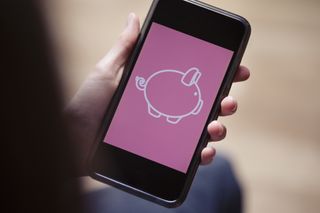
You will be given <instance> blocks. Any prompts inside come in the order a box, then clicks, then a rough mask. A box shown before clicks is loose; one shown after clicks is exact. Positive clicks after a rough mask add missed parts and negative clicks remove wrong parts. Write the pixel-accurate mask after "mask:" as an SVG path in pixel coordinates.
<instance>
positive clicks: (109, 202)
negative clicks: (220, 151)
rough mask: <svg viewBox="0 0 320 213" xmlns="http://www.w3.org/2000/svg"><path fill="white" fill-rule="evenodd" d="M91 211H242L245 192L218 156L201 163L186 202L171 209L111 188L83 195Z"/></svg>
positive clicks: (233, 212)
mask: <svg viewBox="0 0 320 213" xmlns="http://www.w3.org/2000/svg"><path fill="white" fill-rule="evenodd" d="M84 199H85V202H86V204H87V208H88V210H89V212H92V213H102V212H103V213H106V212H107V213H117V212H122V213H123V212H124V213H125V212H139V213H143V212H152V213H158V212H161V213H167V212H168V213H173V212H175V213H180V212H181V213H182V212H183V213H189V212H201V213H206V212H210V213H213V212H214V213H229V212H230V213H240V212H242V192H241V188H240V185H239V183H238V181H237V179H236V176H235V174H234V172H233V169H232V167H231V164H230V162H229V161H228V160H227V159H225V158H224V157H222V156H219V155H218V156H216V158H215V161H214V163H212V164H211V165H209V166H201V167H199V170H198V172H197V174H196V177H195V179H194V182H193V184H192V186H191V189H190V192H189V194H188V196H187V198H186V200H185V202H184V203H183V204H182V205H181V206H179V207H177V208H173V209H168V208H165V207H162V206H159V205H157V204H154V203H151V202H149V201H145V200H143V199H141V198H138V197H135V196H133V195H130V194H128V193H126V192H122V191H120V190H118V189H115V188H112V187H108V188H106V189H102V190H99V191H95V192H91V193H88V194H86V195H84Z"/></svg>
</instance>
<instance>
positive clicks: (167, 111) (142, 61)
mask: <svg viewBox="0 0 320 213" xmlns="http://www.w3.org/2000/svg"><path fill="white" fill-rule="evenodd" d="M232 55H233V52H232V51H230V50H228V49H225V48H222V47H219V46H216V45H214V44H212V43H209V42H206V41H203V40H200V39H198V38H195V37H192V36H190V35H187V34H184V33H181V32H178V31H176V30H173V29H171V28H168V27H165V26H163V25H160V24H157V23H153V24H152V25H151V28H150V31H149V33H148V36H147V38H146V41H145V43H144V45H143V47H142V50H141V53H140V55H139V57H138V59H137V62H136V64H135V66H134V69H133V71H132V74H131V77H130V79H129V81H128V84H127V86H126V88H125V91H124V93H123V96H122V98H121V101H120V103H119V106H118V108H117V110H116V113H115V115H114V117H113V120H112V122H111V124H110V127H109V130H108V132H107V134H106V136H105V138H104V142H105V143H108V144H111V145H113V146H116V147H118V148H121V149H124V150H126V151H129V152H131V153H134V154H136V155H139V156H142V157H144V158H147V159H149V160H152V161H155V162H157V163H160V164H162V165H165V166H168V167H170V168H173V169H175V170H178V171H180V172H183V173H186V171H187V169H188V166H189V164H190V161H191V158H192V156H193V153H194V151H195V148H196V146H197V143H198V141H199V139H200V136H201V133H202V130H203V128H204V127H205V126H204V125H205V122H206V120H207V118H208V115H209V113H210V110H211V108H212V105H213V102H214V100H215V98H216V95H217V92H218V90H219V87H220V84H221V82H222V80H223V77H224V75H225V72H226V70H227V67H228V64H229V62H230V60H231V57H232Z"/></svg>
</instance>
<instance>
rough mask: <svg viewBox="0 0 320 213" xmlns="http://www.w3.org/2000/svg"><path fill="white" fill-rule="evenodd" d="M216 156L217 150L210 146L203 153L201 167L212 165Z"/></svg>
mask: <svg viewBox="0 0 320 213" xmlns="http://www.w3.org/2000/svg"><path fill="white" fill-rule="evenodd" d="M215 155H216V150H215V148H213V147H212V146H210V145H208V146H207V147H206V148H204V149H203V150H202V152H201V165H207V164H209V163H211V162H212V160H213V158H214V156H215Z"/></svg>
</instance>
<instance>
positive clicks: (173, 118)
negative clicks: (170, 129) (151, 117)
mask: <svg viewBox="0 0 320 213" xmlns="http://www.w3.org/2000/svg"><path fill="white" fill-rule="evenodd" d="M181 119H182V117H167V122H169V123H171V124H177V123H178V122H179V121H180V120H181Z"/></svg>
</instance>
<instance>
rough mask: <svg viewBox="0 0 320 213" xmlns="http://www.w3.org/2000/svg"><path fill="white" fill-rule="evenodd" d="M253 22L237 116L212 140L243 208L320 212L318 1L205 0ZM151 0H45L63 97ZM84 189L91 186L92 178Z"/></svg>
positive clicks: (235, 93)
mask: <svg viewBox="0 0 320 213" xmlns="http://www.w3.org/2000/svg"><path fill="white" fill-rule="evenodd" d="M206 2H207V3H210V4H213V5H216V6H218V7H221V8H223V9H226V10H229V11H232V12H235V13H238V14H240V15H243V16H244V17H246V18H247V19H248V20H249V21H250V22H251V25H252V38H251V41H250V43H249V46H248V50H247V52H246V54H245V57H244V60H243V64H245V65H247V66H248V67H249V68H250V69H251V71H252V77H251V79H250V80H249V81H248V82H247V83H245V84H236V85H234V87H233V89H232V91H231V94H232V95H233V96H235V97H236V98H237V99H238V101H239V111H238V113H237V114H236V115H235V116H232V117H228V118H222V119H221V120H222V121H223V122H224V123H225V124H226V125H227V127H228V136H227V138H226V139H225V140H224V141H223V142H222V143H220V144H217V148H218V151H219V152H224V153H227V154H228V155H229V156H230V157H231V158H232V159H233V162H234V164H235V167H236V171H237V174H238V175H239V177H240V180H241V182H242V183H243V185H244V189H245V195H246V197H245V206H246V212H248V213H256V212H259V213H270V212H290V213H298V212H299V213H300V212H308V213H318V212H320V170H319V165H320V95H319V94H318V93H319V92H320V84H319V79H320V1H317V0H305V1H302V0H300V1H299V0H281V1H276V0H269V1H257V0H238V1H230V0H217V1H212V0H207V1H206ZM149 5H150V1H149V0H130V1H128V0H81V1H79V0H51V1H49V3H48V4H47V5H46V9H47V11H48V16H49V20H50V22H51V25H52V33H53V35H54V36H53V37H54V39H55V41H56V45H57V49H58V53H59V59H60V61H61V68H62V77H63V79H64V86H65V89H66V99H67V100H68V99H69V98H70V97H71V96H72V95H73V94H74V92H75V91H76V89H77V88H78V87H79V85H80V84H81V82H82V81H83V80H84V78H85V76H86V75H87V73H88V72H89V71H90V70H91V69H92V67H93V66H94V64H95V63H96V62H97V60H98V59H99V58H101V56H102V55H104V54H105V53H106V52H107V50H108V49H109V48H110V47H111V45H112V43H113V42H114V41H115V40H116V38H117V36H118V34H119V33H120V31H121V29H122V28H123V26H124V24H125V21H126V17H127V14H128V13H129V12H132V11H133V12H135V13H137V14H138V15H139V16H140V17H141V18H142V19H143V18H144V17H145V15H146V13H147V10H148V7H149ZM87 183H91V185H89V187H92V186H95V185H96V184H95V183H93V182H87Z"/></svg>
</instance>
